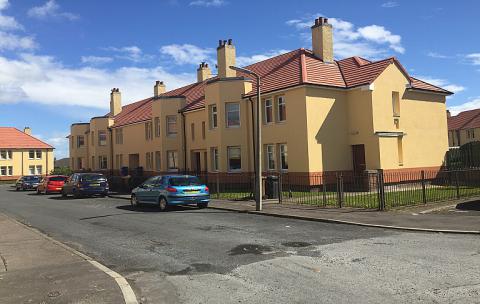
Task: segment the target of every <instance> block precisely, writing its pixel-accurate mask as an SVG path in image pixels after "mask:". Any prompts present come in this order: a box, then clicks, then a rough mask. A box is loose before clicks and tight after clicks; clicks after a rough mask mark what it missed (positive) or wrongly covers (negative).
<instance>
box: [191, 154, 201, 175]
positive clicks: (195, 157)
mask: <svg viewBox="0 0 480 304" xmlns="http://www.w3.org/2000/svg"><path fill="white" fill-rule="evenodd" d="M200 157H201V156H200V152H193V153H192V169H193V171H194V172H196V173H198V172H200V170H201V169H202V164H201V160H200Z"/></svg>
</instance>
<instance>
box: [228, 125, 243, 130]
mask: <svg viewBox="0 0 480 304" xmlns="http://www.w3.org/2000/svg"><path fill="white" fill-rule="evenodd" d="M240 127H241V126H240V125H238V126H226V127H225V129H239V128H240Z"/></svg>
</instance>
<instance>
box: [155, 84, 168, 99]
mask: <svg viewBox="0 0 480 304" xmlns="http://www.w3.org/2000/svg"><path fill="white" fill-rule="evenodd" d="M165 92H166V87H165V84H164V83H163V81H160V80H157V81H156V82H155V85H154V86H153V97H158V96H160V95H162V94H163V93H165Z"/></svg>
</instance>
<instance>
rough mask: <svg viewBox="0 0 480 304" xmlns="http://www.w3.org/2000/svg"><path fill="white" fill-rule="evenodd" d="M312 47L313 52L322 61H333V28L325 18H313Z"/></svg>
mask: <svg viewBox="0 0 480 304" xmlns="http://www.w3.org/2000/svg"><path fill="white" fill-rule="evenodd" d="M312 49H313V54H314V55H315V56H316V57H318V58H320V59H321V60H322V61H323V62H329V63H330V62H333V60H334V59H333V28H332V25H331V24H329V23H328V19H327V18H324V17H320V18H317V19H315V24H314V25H313V26H312Z"/></svg>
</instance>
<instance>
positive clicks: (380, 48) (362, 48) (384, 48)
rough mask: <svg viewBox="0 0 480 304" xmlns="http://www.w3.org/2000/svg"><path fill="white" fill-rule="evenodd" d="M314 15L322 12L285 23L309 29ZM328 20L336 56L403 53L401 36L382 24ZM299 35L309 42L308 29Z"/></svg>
mask: <svg viewBox="0 0 480 304" xmlns="http://www.w3.org/2000/svg"><path fill="white" fill-rule="evenodd" d="M316 16H322V14H314V15H308V16H306V17H304V18H299V19H292V20H288V21H287V22H286V24H287V25H289V26H293V27H295V28H296V29H297V30H302V31H304V30H306V29H310V27H311V26H312V25H313V21H314V20H315V18H316ZM328 20H329V22H330V23H331V24H332V26H333V29H334V32H333V35H334V45H333V47H334V52H335V54H336V56H337V57H340V58H343V57H350V56H361V57H366V58H370V59H378V58H381V57H385V56H387V55H388V54H389V53H391V51H393V52H396V53H400V54H403V53H405V48H404V47H403V46H402V44H401V39H402V38H401V36H400V35H396V34H393V33H392V32H391V31H389V30H387V29H386V28H385V27H383V26H380V25H375V24H373V25H368V26H364V27H356V26H355V25H354V24H353V23H351V22H349V21H345V20H342V19H339V18H329V19H328ZM301 36H302V37H303V38H304V39H305V40H306V41H308V42H311V34H310V31H308V32H304V33H303V34H301Z"/></svg>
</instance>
